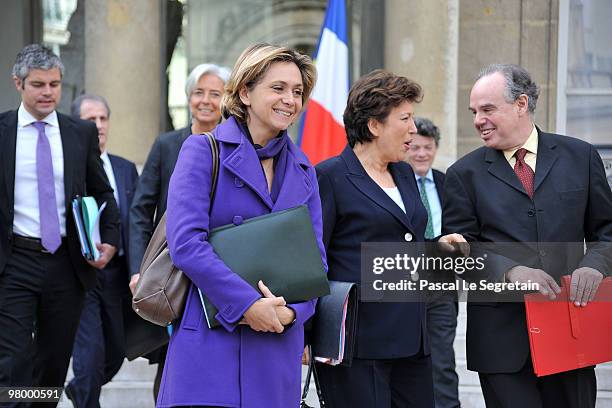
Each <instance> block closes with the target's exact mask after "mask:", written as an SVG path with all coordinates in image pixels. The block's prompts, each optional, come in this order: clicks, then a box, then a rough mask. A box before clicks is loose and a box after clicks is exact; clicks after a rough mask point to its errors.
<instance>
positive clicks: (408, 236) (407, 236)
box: [404, 232, 412, 242]
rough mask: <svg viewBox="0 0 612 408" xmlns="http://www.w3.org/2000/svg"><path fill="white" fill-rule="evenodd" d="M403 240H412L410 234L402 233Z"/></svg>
mask: <svg viewBox="0 0 612 408" xmlns="http://www.w3.org/2000/svg"><path fill="white" fill-rule="evenodd" d="M404 240H405V241H408V242H410V241H412V234H411V233H409V232H407V233H405V234H404Z"/></svg>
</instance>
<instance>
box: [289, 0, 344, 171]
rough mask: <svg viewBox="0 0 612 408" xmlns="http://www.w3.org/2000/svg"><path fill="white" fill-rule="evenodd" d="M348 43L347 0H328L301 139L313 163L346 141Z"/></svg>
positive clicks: (321, 159)
mask: <svg viewBox="0 0 612 408" xmlns="http://www.w3.org/2000/svg"><path fill="white" fill-rule="evenodd" d="M347 44H348V42H347V39H346V6H345V4H344V0H329V3H328V5H327V11H326V12H325V21H324V22H323V27H322V29H321V36H320V37H319V46H318V48H317V53H316V56H315V64H316V66H317V71H318V78H317V83H316V85H315V88H314V90H313V91H312V96H311V98H310V101H309V102H308V108H307V110H306V112H305V113H304V119H303V121H302V129H301V134H300V139H299V140H300V146H301V148H302V150H303V151H304V153H306V155H307V156H308V159H310V161H311V163H312V164H317V163H319V162H321V161H323V160H325V159H327V158H329V157H332V156H336V155H338V154H340V152H341V151H342V149H343V148H344V146H345V145H346V133H345V132H344V124H343V121H342V115H343V113H344V108H345V107H346V100H347V98H348V91H349V64H348V45H347Z"/></svg>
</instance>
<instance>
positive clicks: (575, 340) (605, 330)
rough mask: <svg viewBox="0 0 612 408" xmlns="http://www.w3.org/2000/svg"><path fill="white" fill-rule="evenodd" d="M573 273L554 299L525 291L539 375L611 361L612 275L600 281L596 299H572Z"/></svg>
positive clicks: (537, 373) (528, 319)
mask: <svg viewBox="0 0 612 408" xmlns="http://www.w3.org/2000/svg"><path fill="white" fill-rule="evenodd" d="M570 280H571V278H570V276H563V278H562V287H561V293H560V294H559V295H558V296H557V298H556V299H555V300H553V301H551V300H548V298H547V297H545V296H543V295H541V294H539V293H535V294H529V295H525V308H526V310H527V328H528V330H529V344H530V346H531V360H532V362H533V369H534V371H535V374H536V375H537V376H538V377H541V376H544V375H550V374H555V373H560V372H563V371H569V370H574V369H577V368H582V367H588V366H592V365H595V364H599V363H604V362H607V361H612V277H611V278H605V279H604V280H603V281H602V282H601V284H600V285H599V289H598V290H597V295H596V296H595V299H594V301H593V302H589V303H588V304H587V306H586V307H577V306H575V305H574V304H573V303H571V302H569V300H568V297H569V296H568V294H569V287H570Z"/></svg>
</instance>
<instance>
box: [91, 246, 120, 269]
mask: <svg viewBox="0 0 612 408" xmlns="http://www.w3.org/2000/svg"><path fill="white" fill-rule="evenodd" d="M96 248H98V251H99V252H100V257H99V258H98V260H97V261H87V263H88V264H90V265H91V266H93V267H94V268H96V269H103V268H104V267H105V266H106V264H108V263H109V262H110V260H111V259H112V258H113V256H114V255H115V253H116V252H117V248H115V247H114V246H112V245H111V244H98V243H97V244H96Z"/></svg>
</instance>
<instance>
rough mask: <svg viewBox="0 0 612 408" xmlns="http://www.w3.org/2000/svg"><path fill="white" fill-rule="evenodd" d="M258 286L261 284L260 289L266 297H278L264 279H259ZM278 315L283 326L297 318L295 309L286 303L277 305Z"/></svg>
mask: <svg viewBox="0 0 612 408" xmlns="http://www.w3.org/2000/svg"><path fill="white" fill-rule="evenodd" d="M257 286H259V290H260V291H261V293H262V294H263V295H264V297H266V298H270V299H271V298H275V297H276V296H274V294H273V293H272V291H271V290H270V289H269V288H268V287H267V286H266V285H265V284H264V283H263V282H262V281H259V283H258V284H257ZM276 316H277V317H278V320H279V321H280V322H281V324H282V325H283V326H287V325H288V324H290V323H292V322H293V321H294V320H295V310H293V309H291V308H290V307H287V306H285V305H282V306H276Z"/></svg>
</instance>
